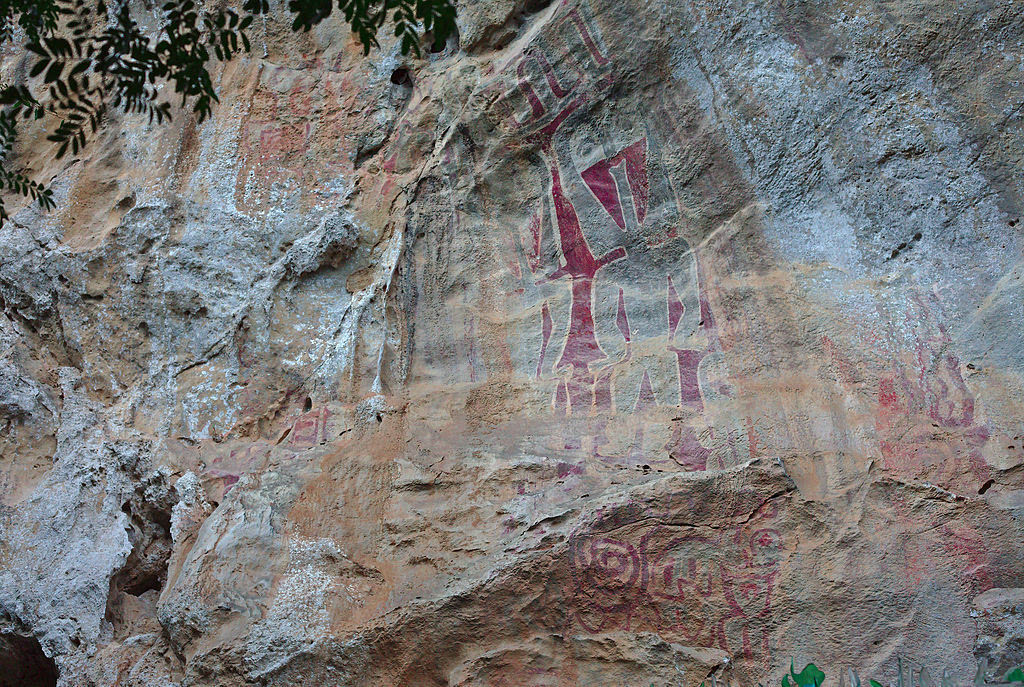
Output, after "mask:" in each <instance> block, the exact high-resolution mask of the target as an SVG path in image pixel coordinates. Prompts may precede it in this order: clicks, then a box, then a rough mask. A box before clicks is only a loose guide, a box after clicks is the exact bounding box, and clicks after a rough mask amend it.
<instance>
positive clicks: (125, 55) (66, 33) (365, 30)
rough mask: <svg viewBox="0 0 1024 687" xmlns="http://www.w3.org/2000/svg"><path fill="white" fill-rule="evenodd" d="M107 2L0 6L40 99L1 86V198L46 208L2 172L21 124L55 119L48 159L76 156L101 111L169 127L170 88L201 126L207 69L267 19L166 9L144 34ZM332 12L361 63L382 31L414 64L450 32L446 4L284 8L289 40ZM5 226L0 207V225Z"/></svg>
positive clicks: (263, 2)
mask: <svg viewBox="0 0 1024 687" xmlns="http://www.w3.org/2000/svg"><path fill="white" fill-rule="evenodd" d="M114 2H116V3H118V4H117V5H116V6H114V5H112V6H109V7H108V6H107V4H106V3H105V2H104V0H0V46H3V45H4V44H5V43H6V42H8V41H11V42H15V41H19V40H20V41H24V45H25V48H26V49H27V50H28V51H29V52H31V53H32V56H33V58H34V61H33V63H32V66H31V68H30V70H29V73H28V76H29V79H37V78H39V77H41V79H42V88H43V89H45V91H46V97H45V98H43V99H42V101H41V100H40V99H39V98H37V96H36V95H35V94H34V93H33V92H32V91H31V90H30V89H29V87H28V86H27V85H25V84H15V85H0V192H3V191H7V192H14V193H17V194H20V195H23V196H27V197H31V198H32V199H33V200H36V201H38V202H39V203H40V205H41V206H42V207H43V208H44V209H46V208H50V207H52V206H53V194H52V192H51V191H50V189H48V188H46V187H45V186H43V185H41V184H39V183H37V182H35V181H32V180H31V179H29V178H28V177H27V176H26V175H25V174H24V173H22V172H18V171H14V170H12V169H10V167H9V166H8V157H9V155H10V153H11V150H12V149H13V147H14V144H15V142H16V140H17V134H18V124H19V123H20V122H21V121H24V120H27V119H41V118H43V117H45V116H46V115H47V114H50V115H53V116H55V117H56V119H57V124H56V127H55V128H54V130H53V131H52V133H50V134H49V136H48V137H47V139H48V140H49V141H51V142H52V143H53V144H54V145H56V146H57V151H56V156H57V158H61V157H63V156H65V155H66V154H67V153H68V152H70V153H71V154H73V155H77V154H78V153H79V152H80V151H82V149H83V148H85V146H86V144H87V142H88V140H89V136H90V135H92V134H94V133H96V131H97V130H98V129H99V127H100V125H101V124H102V122H103V119H104V117H105V116H106V114H107V112H108V111H109V109H110V108H114V109H119V110H121V111H123V112H126V113H135V114H143V115H147V116H148V118H149V121H150V122H151V123H152V122H153V121H154V120H155V121H156V122H157V123H158V124H159V123H162V122H163V121H165V120H169V119H170V118H171V104H170V103H169V102H167V101H166V100H165V99H163V98H162V97H161V86H162V85H163V84H170V85H171V86H173V90H174V93H175V94H176V95H177V97H179V98H180V102H181V105H182V107H185V106H187V105H188V104H189V103H191V107H192V111H193V112H194V113H195V114H196V116H197V118H198V120H199V121H200V122H202V121H204V120H205V119H206V118H207V117H208V116H210V114H211V112H212V110H213V105H214V103H216V102H217V92H216V89H215V88H214V85H213V81H212V79H211V78H210V72H209V69H210V67H211V66H212V63H214V62H226V61H228V60H231V59H232V58H233V57H235V55H237V54H238V53H239V52H248V51H249V50H250V47H251V41H250V37H249V35H248V31H249V29H250V28H251V26H252V23H253V20H254V18H255V17H256V16H258V15H264V14H267V13H268V12H270V4H269V0H244V4H243V5H242V8H241V10H235V9H232V8H223V6H222V9H213V8H204V7H201V6H199V5H197V3H196V0H166V1H165V3H164V4H163V5H162V6H161V7H160V8H159V9H158V10H154V11H152V12H151V14H152V15H153V18H154V19H156V20H157V24H158V27H159V28H158V30H157V31H156V32H153V31H151V30H147V29H146V28H144V27H143V26H141V25H140V23H139V21H137V16H135V15H136V14H137V13H139V12H143V11H144V10H143V8H141V7H138V6H137V7H135V10H134V12H133V9H132V7H131V6H130V0H114ZM335 4H336V5H337V9H338V10H339V11H340V12H341V13H342V15H343V16H344V18H345V21H346V22H347V23H348V25H349V26H350V27H351V29H352V31H353V32H354V33H355V34H356V36H357V38H358V40H359V41H360V43H361V44H362V47H363V52H364V54H369V52H370V50H371V49H373V48H375V47H379V43H378V41H377V34H378V32H379V30H380V29H381V27H383V26H384V25H385V24H387V23H388V22H389V21H390V22H391V23H392V24H393V25H394V33H395V36H396V37H398V38H399V39H400V45H401V50H402V53H403V54H409V53H414V54H419V46H420V41H421V39H422V35H426V34H429V35H431V36H432V37H433V40H434V44H435V46H437V47H440V46H442V45H443V44H444V43H445V41H446V40H447V38H448V36H449V35H451V34H452V33H453V32H454V30H455V6H454V0H289V1H288V10H289V11H290V12H291V13H292V14H294V15H295V16H294V21H293V23H292V28H293V30H296V31H298V30H302V31H309V30H310V29H312V28H313V27H314V26H316V25H317V24H319V23H320V22H322V21H323V20H324V19H326V18H327V17H329V16H330V15H331V13H332V11H333V10H334V8H335ZM421 32H422V34H421ZM42 102H46V105H45V106H44V105H43V104H42ZM7 219H8V217H7V213H6V210H5V208H4V205H3V200H2V198H0V223H2V222H4V221H6V220H7Z"/></svg>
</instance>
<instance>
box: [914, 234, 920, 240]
mask: <svg viewBox="0 0 1024 687" xmlns="http://www.w3.org/2000/svg"><path fill="white" fill-rule="evenodd" d="M914 240H915V241H920V240H921V232H917V233H916V234H914Z"/></svg>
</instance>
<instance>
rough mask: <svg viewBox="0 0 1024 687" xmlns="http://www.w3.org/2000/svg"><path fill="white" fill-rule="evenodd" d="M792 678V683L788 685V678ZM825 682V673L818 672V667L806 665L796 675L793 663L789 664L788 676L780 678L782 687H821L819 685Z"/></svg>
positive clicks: (810, 664)
mask: <svg viewBox="0 0 1024 687" xmlns="http://www.w3.org/2000/svg"><path fill="white" fill-rule="evenodd" d="M790 675H792V676H793V682H792V683H790V681H789V677H790ZM823 682H825V673H823V672H821V671H820V670H818V666H816V665H814V664H813V663H808V664H807V665H806V666H804V669H803V670H801V671H800V672H799V673H797V672H796V671H795V670H794V668H793V661H790V662H789V675H783V676H782V687H793V685H794V684H795V685H796V687H821V684H822V683H823Z"/></svg>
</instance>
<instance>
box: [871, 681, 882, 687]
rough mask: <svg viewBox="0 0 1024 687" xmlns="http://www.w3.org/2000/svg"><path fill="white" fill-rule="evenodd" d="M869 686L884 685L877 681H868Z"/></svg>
mask: <svg viewBox="0 0 1024 687" xmlns="http://www.w3.org/2000/svg"><path fill="white" fill-rule="evenodd" d="M868 684H870V685H871V687H882V683H881V682H878V681H877V680H868Z"/></svg>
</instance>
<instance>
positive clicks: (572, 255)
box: [537, 99, 626, 448]
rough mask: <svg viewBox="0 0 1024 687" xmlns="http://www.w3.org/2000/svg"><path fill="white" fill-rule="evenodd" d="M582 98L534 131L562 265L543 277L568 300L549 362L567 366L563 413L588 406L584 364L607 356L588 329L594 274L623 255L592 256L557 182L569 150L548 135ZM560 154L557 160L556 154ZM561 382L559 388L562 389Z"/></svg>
mask: <svg viewBox="0 0 1024 687" xmlns="http://www.w3.org/2000/svg"><path fill="white" fill-rule="evenodd" d="M581 102H582V100H580V99H577V100H575V101H573V102H572V103H570V104H569V106H568V107H566V108H565V109H564V110H562V112H560V113H559V114H558V116H556V117H555V118H554V120H553V121H552V122H551V123H550V124H548V125H547V126H545V127H544V128H543V129H541V130H540V132H539V133H538V134H537V137H538V142H539V143H540V148H541V151H542V152H543V154H544V156H545V158H547V162H548V167H549V171H550V173H551V200H552V203H553V205H554V212H555V221H556V223H557V225H558V240H559V244H560V246H561V249H562V258H563V264H562V265H561V266H559V267H558V269H556V270H554V271H553V272H551V273H550V274H548V275H547V277H546V278H545V281H553V280H556V279H561V278H563V277H568V278H569V279H570V280H571V290H572V291H571V292H572V305H571V308H570V313H569V331H568V333H567V335H566V337H565V344H564V346H563V347H562V353H561V355H560V356H559V358H558V362H556V363H555V369H556V370H560V369H562V368H565V367H569V368H571V372H570V377H569V379H568V381H567V382H563V384H561V385H559V389H558V390H556V392H555V393H556V407H557V406H558V404H559V400H560V399H559V397H558V394H559V393H563V394H565V395H566V396H565V397H566V399H567V400H568V408H569V412H572V409H584V408H586V409H588V410H589V409H590V408H591V407H592V406H593V404H594V374H593V372H591V369H590V366H591V365H592V364H594V363H598V362H600V361H602V360H604V359H605V358H607V357H608V356H607V355H606V354H605V352H604V351H603V350H601V346H600V344H598V342H597V336H596V334H595V333H594V311H593V297H594V295H593V294H594V277H595V276H596V275H597V272H598V270H600V269H601V268H602V267H604V266H605V265H607V264H609V263H611V262H614V261H616V260H621V259H623V258H624V257H626V249H625V248H623V247H622V246H618V247H616V248H614V249H612V250H610V251H608V252H607V253H605V254H604V255H602V256H601V257H595V256H594V253H593V252H592V251H591V250H590V245H589V244H588V243H587V239H586V237H585V236H584V235H583V230H582V228H581V227H580V221H579V217H578V216H577V214H576V208H575V207H574V206H573V204H572V202H571V201H570V200H569V198H568V197H567V195H566V193H565V190H564V189H563V187H562V176H561V172H560V170H559V167H560V164H564V165H565V166H566V168H568V169H574V166H573V162H572V159H571V155H570V154H569V153H568V152H565V153H563V154H561V156H560V154H559V152H558V150H557V149H556V147H555V145H554V136H555V133H556V132H557V131H558V127H559V126H561V125H562V123H563V122H564V121H565V120H566V118H567V117H568V116H569V115H570V114H572V112H573V111H574V110H575V109H576V108H577V107H579V105H580V104H581ZM560 157H561V159H560ZM563 387H564V389H563ZM566 448H579V442H578V440H570V441H569V442H567V445H566Z"/></svg>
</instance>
